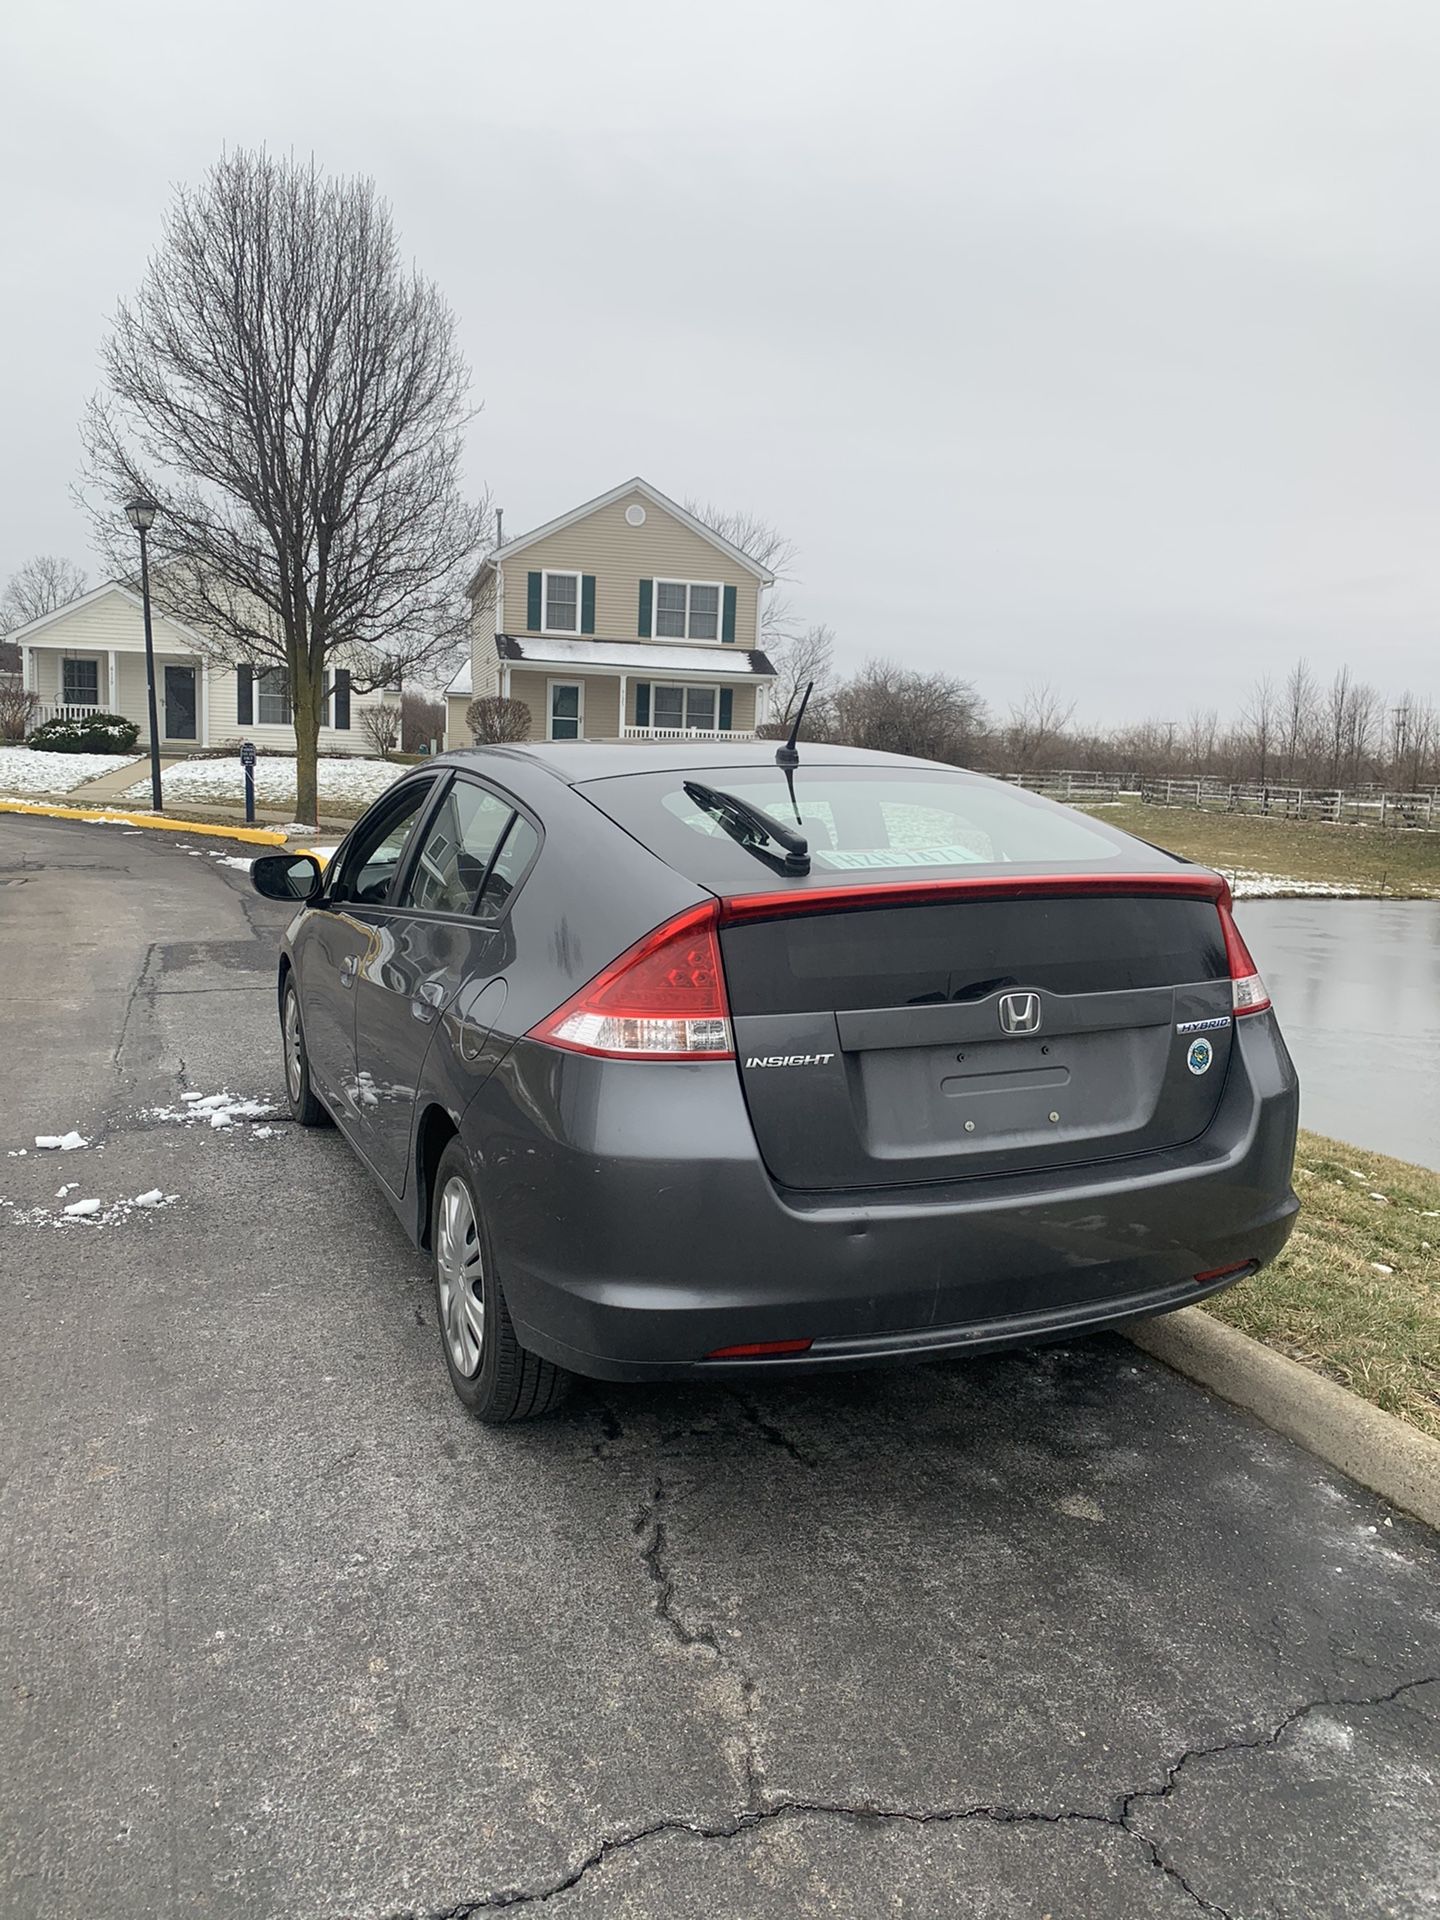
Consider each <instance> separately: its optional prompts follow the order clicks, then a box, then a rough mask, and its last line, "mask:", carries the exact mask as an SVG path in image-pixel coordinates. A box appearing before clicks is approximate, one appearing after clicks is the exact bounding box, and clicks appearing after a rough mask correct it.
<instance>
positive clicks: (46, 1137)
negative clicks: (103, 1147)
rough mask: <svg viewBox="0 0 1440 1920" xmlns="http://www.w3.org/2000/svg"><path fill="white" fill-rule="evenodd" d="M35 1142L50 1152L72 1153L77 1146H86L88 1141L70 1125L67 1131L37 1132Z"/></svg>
mask: <svg viewBox="0 0 1440 1920" xmlns="http://www.w3.org/2000/svg"><path fill="white" fill-rule="evenodd" d="M35 1144H36V1146H37V1147H40V1148H43V1149H44V1150H45V1151H46V1152H50V1153H74V1151H75V1149H76V1148H77V1147H88V1146H89V1144H90V1142H89V1141H88V1140H87V1139H86V1138H85V1137H84V1135H83V1134H79V1133H76V1131H75V1129H74V1128H73V1127H72V1128H71V1129H70V1131H69V1133H37V1134H36V1136H35Z"/></svg>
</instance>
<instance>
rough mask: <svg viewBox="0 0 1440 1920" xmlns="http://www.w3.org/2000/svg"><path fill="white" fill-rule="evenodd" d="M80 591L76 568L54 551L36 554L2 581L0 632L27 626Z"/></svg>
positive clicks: (81, 584)
mask: <svg viewBox="0 0 1440 1920" xmlns="http://www.w3.org/2000/svg"><path fill="white" fill-rule="evenodd" d="M84 591H85V576H84V574H83V573H82V572H81V571H80V569H79V568H78V567H76V566H72V565H71V564H70V562H69V561H68V560H62V559H61V558H60V557H59V555H57V554H53V553H37V554H36V556H35V558H34V559H33V560H27V561H26V562H25V564H24V566H23V567H18V568H17V569H16V570H15V572H14V573H12V574H11V576H10V578H9V579H8V580H7V581H6V582H5V591H4V593H0V634H7V633H14V631H15V629H16V628H17V627H28V626H29V624H30V622H31V621H32V620H38V619H39V618H40V617H41V615H42V614H46V613H54V612H55V610H56V608H57V607H66V606H68V605H69V604H70V602H71V601H72V600H78V599H79V598H80V596H81V594H82V593H84Z"/></svg>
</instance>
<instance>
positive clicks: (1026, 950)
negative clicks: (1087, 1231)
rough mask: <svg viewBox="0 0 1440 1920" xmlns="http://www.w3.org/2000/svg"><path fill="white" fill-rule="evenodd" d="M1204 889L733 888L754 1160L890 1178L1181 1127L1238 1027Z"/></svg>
mask: <svg viewBox="0 0 1440 1920" xmlns="http://www.w3.org/2000/svg"><path fill="white" fill-rule="evenodd" d="M1095 884H1096V885H1097V887H1100V888H1104V887H1105V886H1106V885H1107V882H1105V881H1098V882H1096V883H1095ZM1200 888H1201V889H1202V891H1201V897H1191V896H1188V895H1186V894H1184V893H1177V892H1175V891H1173V890H1172V891H1169V892H1162V891H1160V890H1159V888H1158V886H1157V887H1156V888H1155V890H1154V891H1151V892H1138V893H1133V894H1124V893H1119V894H1117V893H1114V892H1106V891H1100V892H1096V893H1086V892H1085V891H1084V890H1083V883H1082V882H1078V881H1073V882H1067V891H1065V892H1064V893H1052V892H1046V891H1043V890H1039V889H1036V890H1027V889H1026V887H1025V885H1024V883H1010V884H1009V885H1008V886H1002V887H1001V888H1000V889H999V890H997V891H996V892H993V893H988V894H987V892H986V890H985V889H984V888H983V887H982V886H978V885H977V886H973V887H971V888H969V889H967V890H965V891H963V892H957V893H955V894H954V895H953V896H952V897H948V898H934V897H927V896H926V895H925V894H923V893H920V894H917V893H916V892H914V891H909V892H907V891H905V890H903V889H902V890H900V891H899V892H898V894H897V893H896V891H895V890H893V889H887V888H886V887H884V886H881V887H877V888H874V889H855V890H853V891H852V892H850V893H849V895H848V897H845V896H840V895H829V896H827V897H817V898H816V899H815V900H814V902H813V904H812V903H811V902H810V901H808V900H806V898H805V896H804V895H803V894H798V895H790V896H788V897H786V896H776V895H774V894H762V895H759V896H752V897H751V898H750V899H749V900H748V901H746V900H741V901H734V902H732V903H730V904H729V905H728V906H727V907H725V908H723V909H722V923H721V933H720V943H721V952H722V955H723V959H724V966H725V977H726V984H727V989H728V992H729V998H730V1008H731V1016H732V1019H733V1022H734V1030H735V1047H736V1054H737V1057H738V1064H739V1071H740V1074H741V1077H742V1080H743V1083H744V1088H745V1098H746V1101H747V1104H748V1106H749V1110H750V1116H751V1120H752V1122H753V1124H754V1128H755V1137H756V1140H757V1142H758V1144H759V1147H760V1151H761V1153H762V1155H763V1157H764V1159H765V1163H766V1165H767V1166H768V1168H769V1169H770V1172H771V1173H772V1175H773V1176H774V1177H775V1179H776V1180H777V1181H780V1182H781V1183H782V1184H784V1185H787V1186H793V1187H803V1188H812V1189H817V1188H818V1189H825V1188H842V1187H844V1188H851V1187H872V1186H895V1185H903V1184H907V1183H911V1182H924V1181H938V1180H953V1179H956V1178H959V1177H965V1176H969V1175H975V1174H985V1173H1014V1172H1023V1171H1027V1170H1031V1169H1041V1168H1049V1167H1061V1166H1067V1165H1073V1164H1076V1163H1079V1162H1084V1161H1093V1160H1097V1159H1107V1158H1113V1157H1116V1156H1121V1155H1130V1154H1137V1153H1151V1152H1157V1151H1160V1150H1161V1149H1163V1148H1167V1147H1175V1146H1179V1145H1181V1144H1183V1143H1184V1142H1185V1141H1188V1140H1193V1139H1194V1138H1195V1137H1196V1135H1198V1134H1200V1133H1203V1132H1204V1130H1205V1128H1206V1127H1207V1126H1208V1125H1209V1123H1210V1120H1211V1118H1212V1117H1213V1115H1214V1112H1215V1108H1216V1105H1217V1104H1218V1101H1219V1097H1220V1091H1221V1088H1222V1086H1223V1084H1224V1080H1225V1071H1226V1066H1227V1062H1228V1057H1229V1049H1230V1043H1231V1033H1232V1026H1233V1023H1232V1019H1231V983H1230V969H1229V964H1228V961H1227V957H1226V950H1225V941H1224V935H1223V929H1222V924H1221V920H1220V917H1219V914H1218V913H1217V911H1216V904H1215V894H1216V892H1217V891H1218V882H1212V881H1209V880H1208V879H1206V880H1202V881H1201V882H1200Z"/></svg>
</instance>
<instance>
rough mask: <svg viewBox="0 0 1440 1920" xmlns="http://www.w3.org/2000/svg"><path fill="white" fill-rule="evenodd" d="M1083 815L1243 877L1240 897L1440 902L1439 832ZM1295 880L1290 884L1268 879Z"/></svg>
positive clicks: (1199, 816)
mask: <svg viewBox="0 0 1440 1920" xmlns="http://www.w3.org/2000/svg"><path fill="white" fill-rule="evenodd" d="M1082 810H1083V811H1088V812H1093V813H1094V814H1095V816H1096V818H1097V819H1100V820H1105V821H1108V822H1109V824H1110V825H1111V826H1114V827H1120V828H1121V829H1122V830H1123V831H1124V832H1126V833H1133V834H1135V835H1136V836H1137V837H1138V838H1139V839H1141V840H1149V841H1152V842H1153V843H1154V844H1155V845H1156V846H1158V847H1165V848H1168V849H1169V851H1170V852H1172V853H1179V854H1183V855H1184V856H1185V857H1186V859H1188V860H1200V861H1203V862H1204V864H1205V865H1206V866H1207V867H1216V868H1218V869H1219V870H1220V871H1221V872H1222V873H1226V874H1233V873H1237V872H1238V874H1239V875H1240V884H1239V885H1238V886H1237V887H1236V892H1237V894H1249V895H1251V896H1252V897H1253V896H1257V895H1260V894H1263V893H1266V892H1278V891H1287V892H1299V891H1303V889H1304V888H1305V887H1306V886H1316V887H1335V888H1342V889H1344V890H1345V891H1347V892H1349V891H1353V892H1355V893H1360V894H1387V895H1393V896H1395V897H1397V898H1400V899H1440V833H1418V832H1412V833H1392V832H1382V831H1381V830H1380V828H1378V827H1327V826H1322V825H1320V824H1319V823H1318V822H1316V821H1311V820H1267V819H1264V818H1260V817H1257V816H1256V815H1254V814H1240V813H1207V812H1203V811H1201V810H1199V809H1194V810H1192V809H1190V808H1188V807H1147V806H1145V805H1143V804H1142V803H1141V802H1140V801H1138V800H1122V801H1120V802H1119V803H1118V804H1115V805H1096V806H1093V807H1090V808H1086V809H1082ZM1272 881H1279V882H1284V881H1289V882H1292V883H1294V884H1292V885H1291V886H1289V887H1285V886H1270V885H1268V884H1267V882H1272Z"/></svg>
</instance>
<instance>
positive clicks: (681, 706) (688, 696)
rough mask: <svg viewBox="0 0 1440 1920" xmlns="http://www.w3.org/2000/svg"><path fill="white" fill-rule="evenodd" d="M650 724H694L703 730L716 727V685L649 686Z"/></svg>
mask: <svg viewBox="0 0 1440 1920" xmlns="http://www.w3.org/2000/svg"><path fill="white" fill-rule="evenodd" d="M650 711H651V714H652V716H653V717H652V720H651V725H652V726H656V727H695V728H699V729H701V730H702V731H703V732H706V733H713V732H714V731H715V689H714V688H713V687H667V686H661V685H659V684H658V683H657V684H655V685H653V686H652V687H651V692H650Z"/></svg>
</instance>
